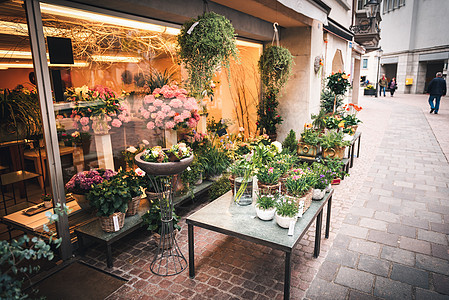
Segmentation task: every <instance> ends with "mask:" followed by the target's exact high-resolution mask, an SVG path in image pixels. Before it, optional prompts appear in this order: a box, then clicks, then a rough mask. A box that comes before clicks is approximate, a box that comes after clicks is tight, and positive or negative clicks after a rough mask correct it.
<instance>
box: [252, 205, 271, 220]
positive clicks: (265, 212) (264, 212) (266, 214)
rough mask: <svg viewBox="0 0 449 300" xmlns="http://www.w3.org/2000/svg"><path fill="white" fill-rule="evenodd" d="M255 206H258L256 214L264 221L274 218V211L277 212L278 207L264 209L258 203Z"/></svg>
mask: <svg viewBox="0 0 449 300" xmlns="http://www.w3.org/2000/svg"><path fill="white" fill-rule="evenodd" d="M255 208H256V214H257V216H258V217H259V219H261V220H263V221H270V220H273V218H274V213H275V212H276V208H274V207H273V208H271V209H262V208H259V205H257V204H256V206H255Z"/></svg>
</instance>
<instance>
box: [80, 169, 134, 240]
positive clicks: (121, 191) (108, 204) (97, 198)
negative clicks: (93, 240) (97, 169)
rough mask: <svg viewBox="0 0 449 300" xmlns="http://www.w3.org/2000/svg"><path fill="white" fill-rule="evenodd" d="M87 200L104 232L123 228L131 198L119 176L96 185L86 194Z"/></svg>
mask: <svg viewBox="0 0 449 300" xmlns="http://www.w3.org/2000/svg"><path fill="white" fill-rule="evenodd" d="M87 199H88V200H89V202H90V204H91V205H92V207H94V208H95V209H96V210H97V216H99V217H100V224H101V228H102V229H103V230H104V231H106V232H115V231H119V230H120V229H121V228H122V227H123V225H124V224H125V213H126V210H127V209H128V202H129V201H130V200H131V199H132V197H131V193H130V191H129V188H128V186H127V184H126V182H125V181H124V180H123V179H122V178H121V177H120V176H116V177H114V178H111V179H110V180H105V181H103V182H102V183H99V184H96V185H95V186H94V187H93V188H92V189H91V190H90V191H89V193H88V194H87Z"/></svg>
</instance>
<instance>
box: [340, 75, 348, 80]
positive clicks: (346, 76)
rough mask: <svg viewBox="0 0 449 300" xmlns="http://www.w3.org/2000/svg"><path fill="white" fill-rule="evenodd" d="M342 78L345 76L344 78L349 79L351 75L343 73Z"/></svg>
mask: <svg viewBox="0 0 449 300" xmlns="http://www.w3.org/2000/svg"><path fill="white" fill-rule="evenodd" d="M341 78H343V79H348V78H349V75H341Z"/></svg>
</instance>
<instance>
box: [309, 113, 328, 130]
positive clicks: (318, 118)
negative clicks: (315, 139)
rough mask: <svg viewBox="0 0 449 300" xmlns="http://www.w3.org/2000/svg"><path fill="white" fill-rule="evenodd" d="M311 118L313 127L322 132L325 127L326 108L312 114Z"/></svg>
mask: <svg viewBox="0 0 449 300" xmlns="http://www.w3.org/2000/svg"><path fill="white" fill-rule="evenodd" d="M311 118H312V125H313V127H314V128H315V129H316V130H317V131H319V132H324V128H326V121H325V119H326V110H325V109H323V108H322V109H321V110H320V112H319V113H318V114H316V115H314V114H312V116H311Z"/></svg>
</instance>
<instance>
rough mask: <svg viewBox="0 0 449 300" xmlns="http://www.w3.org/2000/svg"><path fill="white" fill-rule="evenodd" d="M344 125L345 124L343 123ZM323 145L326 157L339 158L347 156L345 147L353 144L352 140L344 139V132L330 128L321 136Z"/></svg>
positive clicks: (320, 139) (320, 140)
mask: <svg viewBox="0 0 449 300" xmlns="http://www.w3.org/2000/svg"><path fill="white" fill-rule="evenodd" d="M343 126H344V125H343ZM319 142H320V145H321V147H322V148H323V157H324V158H339V159H342V158H343V157H344V156H345V148H346V146H349V145H350V144H351V142H350V141H346V140H344V134H343V132H336V131H333V130H329V131H328V132H327V133H326V134H324V135H322V136H321V137H320V138H319Z"/></svg>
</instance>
